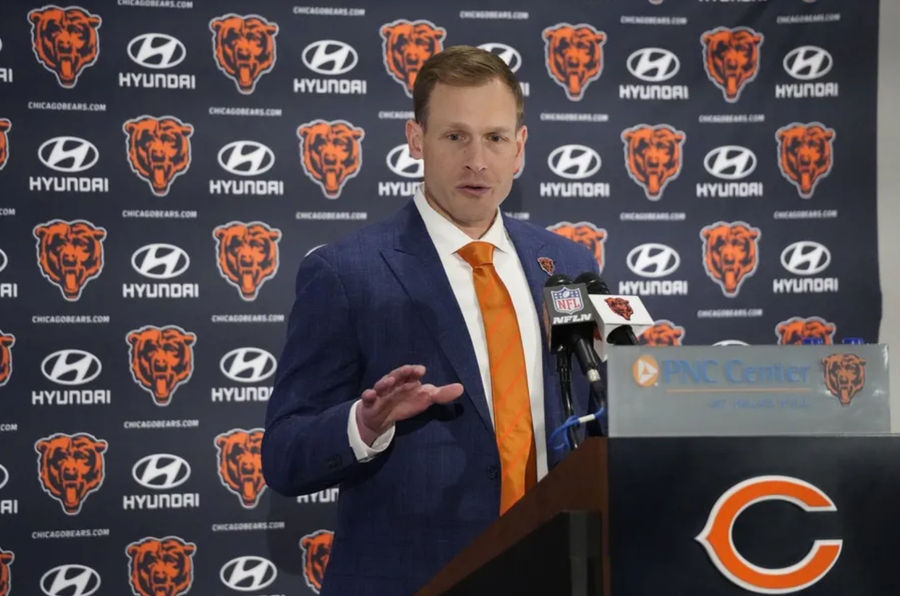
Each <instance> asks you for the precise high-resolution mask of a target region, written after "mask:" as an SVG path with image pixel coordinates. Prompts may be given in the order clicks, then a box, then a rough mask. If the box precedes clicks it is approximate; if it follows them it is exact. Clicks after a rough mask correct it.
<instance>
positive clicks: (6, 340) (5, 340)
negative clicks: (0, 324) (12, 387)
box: [0, 329, 16, 387]
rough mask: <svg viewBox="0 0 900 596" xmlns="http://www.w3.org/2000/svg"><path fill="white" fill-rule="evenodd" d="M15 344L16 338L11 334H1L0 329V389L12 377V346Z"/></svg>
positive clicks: (0, 330)
mask: <svg viewBox="0 0 900 596" xmlns="http://www.w3.org/2000/svg"><path fill="white" fill-rule="evenodd" d="M14 343H16V336H15V335H13V334H12V333H3V330H2V329H0V387H3V386H4V385H6V383H7V381H9V377H11V376H12V349H11V348H12V346H13V344H14Z"/></svg>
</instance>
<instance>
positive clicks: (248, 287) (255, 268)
mask: <svg viewBox="0 0 900 596" xmlns="http://www.w3.org/2000/svg"><path fill="white" fill-rule="evenodd" d="M213 238H215V240H216V264H217V265H218V266H219V274H220V275H221V276H222V277H224V278H225V279H226V280H227V281H228V282H229V283H230V284H231V285H233V286H235V287H236V288H237V289H238V292H239V293H240V295H241V298H243V299H244V300H247V301H250V300H256V296H257V294H258V293H259V289H260V288H261V287H262V285H263V283H265V282H266V280H268V279H271V278H272V277H275V274H276V273H278V241H279V240H281V230H279V229H277V228H273V227H270V226H269V224H266V223H263V222H261V221H252V222H247V223H244V222H240V221H232V222H229V223H227V224H224V225H221V226H218V227H217V228H215V229H214V230H213Z"/></svg>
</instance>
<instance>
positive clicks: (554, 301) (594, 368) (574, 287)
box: [543, 275, 600, 386]
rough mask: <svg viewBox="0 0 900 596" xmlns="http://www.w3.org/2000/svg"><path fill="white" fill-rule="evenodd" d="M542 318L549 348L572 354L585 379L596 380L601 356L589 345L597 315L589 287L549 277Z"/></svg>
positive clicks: (568, 280)
mask: <svg viewBox="0 0 900 596" xmlns="http://www.w3.org/2000/svg"><path fill="white" fill-rule="evenodd" d="M543 319H544V327H545V330H546V331H547V339H548V344H549V345H548V347H549V349H550V351H551V352H554V353H558V352H559V351H560V350H561V349H562V350H565V351H567V352H571V353H574V354H575V357H576V358H577V359H578V364H579V366H580V367H581V370H582V372H583V373H584V375H585V376H586V377H587V379H588V382H590V383H591V385H592V386H593V385H594V384H595V383H599V382H600V372H599V370H598V369H599V367H600V359H599V358H598V357H597V354H596V352H594V348H593V345H592V342H593V339H594V330H595V329H596V327H597V314H596V313H595V312H594V307H593V305H592V303H591V301H590V299H589V293H588V288H587V287H586V286H585V285H584V284H583V283H574V282H572V280H571V279H570V278H569V277H568V276H566V275H554V276H552V277H550V278H549V279H548V280H547V283H545V284H544V308H543Z"/></svg>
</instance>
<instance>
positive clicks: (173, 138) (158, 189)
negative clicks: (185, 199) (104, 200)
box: [122, 116, 194, 197]
mask: <svg viewBox="0 0 900 596" xmlns="http://www.w3.org/2000/svg"><path fill="white" fill-rule="evenodd" d="M122 129H123V130H124V131H125V136H126V137H128V138H127V140H126V149H127V150H128V164H129V165H130V166H131V171H133V172H134V173H135V174H137V175H138V177H139V178H143V179H144V180H146V181H147V183H148V184H149V185H150V188H151V189H152V190H153V194H155V195H156V196H158V197H164V196H166V195H167V194H169V185H171V184H172V180H174V179H175V177H176V176H180V175H181V174H184V173H185V172H187V169H188V167H189V166H190V165H191V141H190V136H191V135H192V134H193V132H194V127H193V126H191V125H190V124H185V123H184V122H182V121H181V120H179V119H178V118H175V117H174V116H162V117H160V118H154V117H153V116H139V117H138V118H134V119H132V120H127V121H126V122H125V124H124V125H123V126H122Z"/></svg>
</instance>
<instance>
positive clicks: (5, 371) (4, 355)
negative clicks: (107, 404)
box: [0, 329, 16, 596]
mask: <svg viewBox="0 0 900 596" xmlns="http://www.w3.org/2000/svg"><path fill="white" fill-rule="evenodd" d="M14 343H16V336H15V335H13V334H12V333H3V330H2V329H0V387H3V386H4V385H6V383H7V382H8V381H9V378H10V377H11V376H12V349H11V348H12V346H13V344H14ZM0 596H2V595H0Z"/></svg>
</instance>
